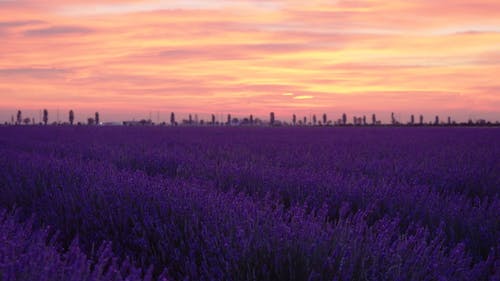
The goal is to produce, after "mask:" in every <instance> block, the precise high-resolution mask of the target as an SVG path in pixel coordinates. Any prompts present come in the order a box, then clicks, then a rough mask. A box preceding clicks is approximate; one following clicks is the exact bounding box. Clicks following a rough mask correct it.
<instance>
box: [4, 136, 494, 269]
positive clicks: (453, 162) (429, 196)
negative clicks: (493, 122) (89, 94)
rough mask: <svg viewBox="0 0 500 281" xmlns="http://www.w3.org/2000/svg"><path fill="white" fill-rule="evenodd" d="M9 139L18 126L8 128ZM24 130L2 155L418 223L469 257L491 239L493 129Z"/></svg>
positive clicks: (482, 252)
mask: <svg viewBox="0 0 500 281" xmlns="http://www.w3.org/2000/svg"><path fill="white" fill-rule="evenodd" d="M9 130H13V131H12V133H13V135H14V136H15V135H16V134H15V132H16V130H19V128H17V129H16V128H9ZM51 130H52V131H49V132H47V131H43V130H41V129H39V128H33V130H31V131H27V130H25V131H21V132H22V133H23V134H24V135H25V136H26V138H25V139H20V138H12V139H6V140H4V141H5V143H6V144H8V145H9V147H11V149H13V148H16V149H18V150H24V151H30V150H32V151H36V152H37V153H42V154H46V155H52V156H55V157H59V158H65V157H69V158H70V159H73V158H78V159H82V160H94V161H101V162H107V163H110V164H113V165H114V166H115V167H118V168H119V169H121V170H125V171H143V172H145V173H147V174H148V175H151V176H162V177H167V178H174V179H179V180H181V181H182V180H188V181H195V180H197V181H199V182H203V186H209V187H210V188H212V187H213V188H215V189H217V190H221V191H225V192H227V191H229V190H235V191H236V192H244V193H245V194H248V195H251V196H253V197H254V198H256V200H259V199H261V198H264V197H265V196H269V197H271V198H272V199H273V200H276V201H277V202H279V203H280V204H283V205H284V206H285V207H289V206H294V205H307V206H308V209H309V210H311V209H312V210H314V209H317V208H320V207H322V206H324V205H327V206H328V208H329V209H328V216H329V219H330V220H335V219H336V218H337V217H338V214H339V209H340V206H341V205H344V206H346V207H345V208H344V209H345V210H347V212H348V213H349V214H354V213H356V212H358V211H360V210H361V211H364V212H367V214H368V216H369V221H375V220H377V219H380V218H382V217H384V216H391V217H394V218H396V217H398V218H399V219H400V226H401V228H402V229H403V230H404V229H405V228H406V227H407V226H408V225H410V224H411V223H414V222H417V223H419V224H421V225H424V226H426V227H428V228H429V230H430V231H431V233H433V234H434V233H435V232H436V231H437V230H438V229H439V227H441V226H443V225H444V231H445V233H446V239H445V240H446V241H445V242H446V243H448V244H449V245H454V244H456V243H459V242H464V243H465V245H466V247H467V249H468V250H469V251H471V252H472V253H473V255H474V257H475V259H477V260H480V259H484V258H486V257H487V256H488V254H489V253H490V251H491V248H494V247H495V246H496V245H497V244H498V241H499V238H498V237H499V236H500V220H498V219H497V213H498V210H499V209H500V199H499V197H498V194H499V193H498V190H499V187H500V177H499V176H498V175H499V174H500V161H499V159H500V146H498V145H495V144H496V143H497V141H498V139H499V138H500V134H499V131H498V130H496V129H475V128H474V129H471V128H457V129H449V128H413V129H408V128H379V129H355V128H344V129H337V130H334V129H330V128H329V129H320V128H316V129H310V130H307V129H300V130H297V129H293V128H292V129H273V130H269V129H265V128H249V129H242V130H239V129H237V128H232V129H227V128H225V129H201V128H196V129H193V128H183V129H165V128H133V129H131V128H51Z"/></svg>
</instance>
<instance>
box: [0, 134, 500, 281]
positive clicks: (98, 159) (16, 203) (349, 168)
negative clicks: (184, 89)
mask: <svg viewBox="0 0 500 281" xmlns="http://www.w3.org/2000/svg"><path fill="white" fill-rule="evenodd" d="M499 144H500V130H499V129H498V128H428V127H427V128H397V127H387V128H376V127H373V128H321V127H318V128H252V127H249V128H222V127H221V128H170V127H97V126H60V127H57V126H32V127H30V126H7V127H0V280H2V281H3V280H75V281H76V280H130V281H131V280H171V281H176V280H339V281H340V280H439V281H444V280H450V281H451V280H500V145H499Z"/></svg>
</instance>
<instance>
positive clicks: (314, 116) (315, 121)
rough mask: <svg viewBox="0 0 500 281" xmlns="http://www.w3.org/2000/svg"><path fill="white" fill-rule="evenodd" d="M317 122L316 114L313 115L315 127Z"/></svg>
mask: <svg viewBox="0 0 500 281" xmlns="http://www.w3.org/2000/svg"><path fill="white" fill-rule="evenodd" d="M317 122H318V120H316V114H313V125H314V126H316V123H317Z"/></svg>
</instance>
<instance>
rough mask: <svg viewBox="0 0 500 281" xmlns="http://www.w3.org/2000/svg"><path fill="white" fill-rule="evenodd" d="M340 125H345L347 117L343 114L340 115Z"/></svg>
mask: <svg viewBox="0 0 500 281" xmlns="http://www.w3.org/2000/svg"><path fill="white" fill-rule="evenodd" d="M342 124H343V125H346V124H347V115H346V114H345V113H343V114H342Z"/></svg>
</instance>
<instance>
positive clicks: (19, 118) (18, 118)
mask: <svg viewBox="0 0 500 281" xmlns="http://www.w3.org/2000/svg"><path fill="white" fill-rule="evenodd" d="M16 121H17V122H16V124H19V125H21V122H22V121H23V113H22V112H21V110H18V111H17V120H16Z"/></svg>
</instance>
